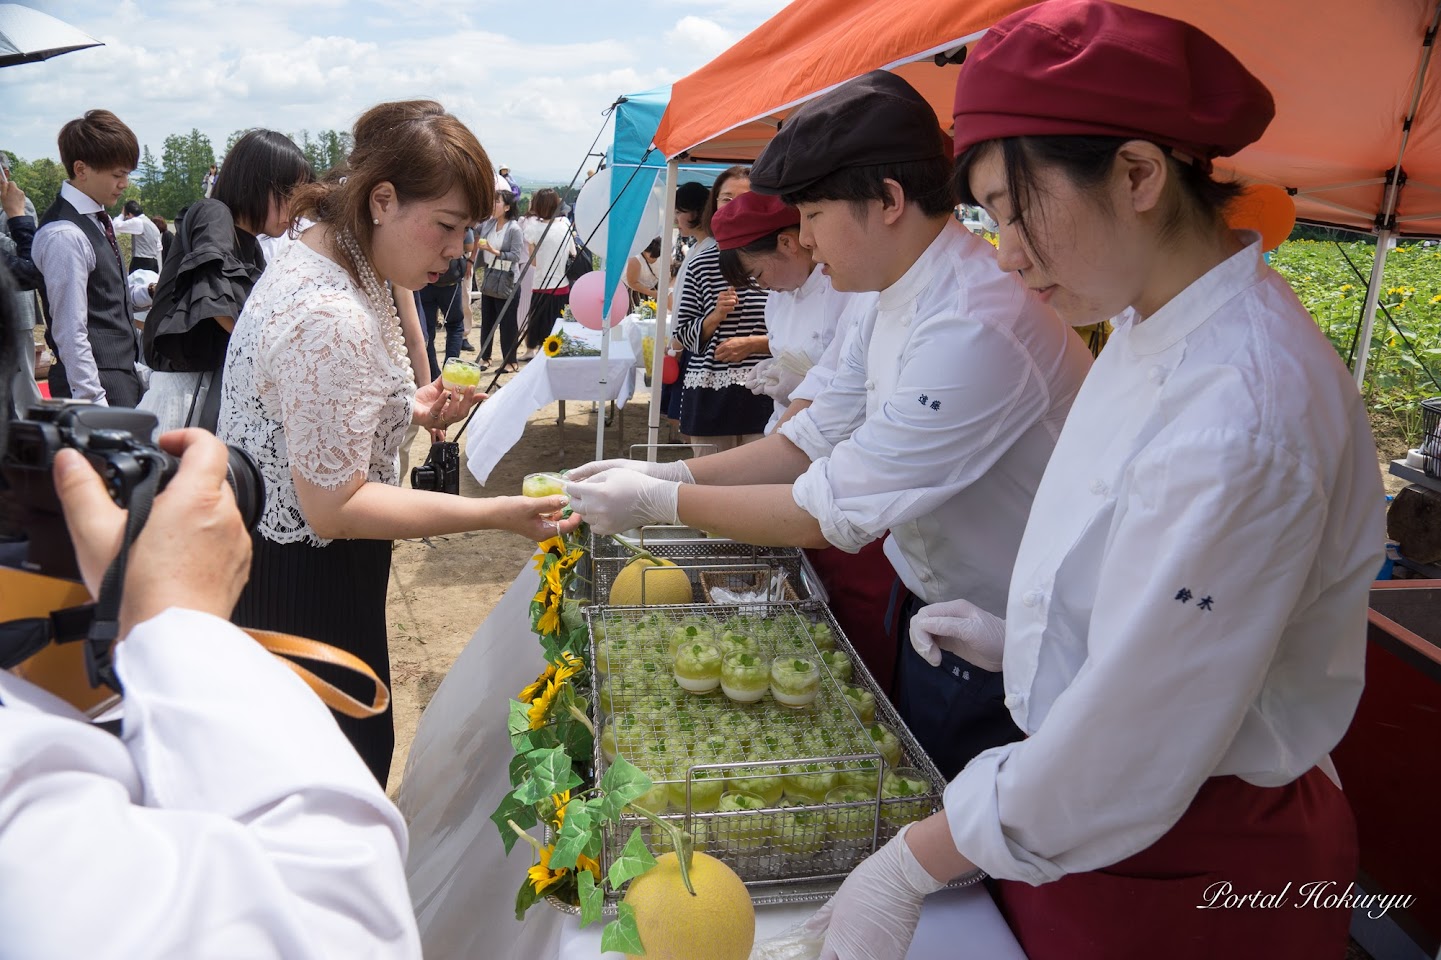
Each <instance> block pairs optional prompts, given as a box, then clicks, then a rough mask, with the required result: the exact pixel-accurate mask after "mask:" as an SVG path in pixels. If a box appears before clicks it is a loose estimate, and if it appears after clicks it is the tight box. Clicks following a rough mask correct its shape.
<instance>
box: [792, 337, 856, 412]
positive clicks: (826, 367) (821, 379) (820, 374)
mask: <svg viewBox="0 0 1441 960" xmlns="http://www.w3.org/2000/svg"><path fill="white" fill-rule="evenodd" d="M859 328H860V324H859V323H857V322H855V320H852V319H850V318H848V317H842V318H841V322H840V324H839V326H838V327H837V329H836V334H835V336H833V337H831V342H830V343H828V344H826V348H825V350H824V351H822V353H821V355H820V357H819V358H818V359H817V360H816V362H815V363H814V364H812V365H811V368H810V369H809V370H807V371H806V375H805V379H803V380H802V381H801V382H800V383H799V384H798V385H797V386H796V388H795V389H794V390H792V391H791V401H792V402H794V401H796V400H815V399H816V397H819V396H820V395H821V391H822V390H824V389H825V388H826V387H828V386H830V383H831V380H832V379H834V378H835V375H836V371H837V370H838V369H840V365H841V362H842V360H843V359H844V358H845V357H846V355H847V351H849V350H850V341H851V338H852V337H859V336H860V334H858V333H857V332H856V331H857V330H858V329H859Z"/></svg>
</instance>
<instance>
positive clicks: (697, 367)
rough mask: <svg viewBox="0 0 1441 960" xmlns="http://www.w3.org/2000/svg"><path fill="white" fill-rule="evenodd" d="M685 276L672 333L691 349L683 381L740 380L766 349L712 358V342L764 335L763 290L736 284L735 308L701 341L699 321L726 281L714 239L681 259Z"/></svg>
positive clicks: (713, 384)
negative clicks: (726, 359) (730, 359)
mask: <svg viewBox="0 0 1441 960" xmlns="http://www.w3.org/2000/svg"><path fill="white" fill-rule="evenodd" d="M684 277H685V280H684V283H683V284H682V287H681V291H680V296H679V298H678V299H677V301H676V310H675V315H676V331H675V335H676V339H677V340H679V341H680V342H681V346H683V347H685V348H686V349H687V350H689V351H690V353H691V356H690V362H689V364H688V365H687V366H686V372H685V386H686V387H687V388H695V387H705V388H710V389H713V390H718V389H721V388H723V387H728V386H731V385H732V384H742V385H743V384H744V383H745V380H746V371H747V370H749V369H750V368H751V367H753V366H755V365H756V364H757V363H759V362H760V361H762V360H764V359H765V358H766V357H767V356H768V354H764V353H755V354H751V355H750V356H749V357H746V358H745V359H744V360H742V361H740V362H739V363H722V362H721V361H719V360H717V359H716V358H715V350H716V347H717V346H718V345H719V344H721V343H723V342H724V341H726V340H729V339H730V338H731V337H763V336H765V335H766V298H767V297H768V296H769V294H768V293H766V291H764V290H757V289H756V288H755V287H747V288H745V289H743V290H737V291H736V296H737V301H738V302H737V304H736V308H735V309H734V310H732V311H731V312H730V315H729V316H728V317H726V318H725V319H724V320H722V321H721V324H720V326H719V327H717V328H716V330H715V333H713V334H711V337H710V339H708V340H705V341H704V342H702V339H701V324H702V323H703V322H704V320H705V318H706V317H707V316H709V315H710V312H711V311H712V310H714V309H715V305H716V300H717V299H718V298H719V297H720V294H721V291H722V290H724V289H725V288H726V287H727V286H728V284H727V283H726V281H725V278H724V277H722V276H721V272H720V250H719V248H717V247H716V246H715V245H714V244H709V245H707V246H706V248H705V249H701V250H698V251H697V252H695V253H692V254H691V255H690V257H689V258H688V259H687V260H686V267H685V274H684Z"/></svg>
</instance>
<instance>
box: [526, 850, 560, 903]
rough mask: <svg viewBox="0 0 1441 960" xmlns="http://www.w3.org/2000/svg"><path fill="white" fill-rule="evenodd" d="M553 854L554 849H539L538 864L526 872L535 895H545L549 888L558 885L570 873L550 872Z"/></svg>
mask: <svg viewBox="0 0 1441 960" xmlns="http://www.w3.org/2000/svg"><path fill="white" fill-rule="evenodd" d="M554 853H555V847H541V848H540V851H539V854H540V863H536V864H532V865H531V868H530V869H529V870H527V871H526V873H527V875H528V876H529V877H530V885H531V886H532V887H533V888H534V889H535V892H536V893H545V892H546V891H547V890H549V889H550V888H551V887H553V886H555V885H556V884H557V883H560V881H561V880H563V879H564V878H565V875H566V874H567V873H569V872H570V871H568V870H552V869H551V868H550V858H551V855H552V854H554Z"/></svg>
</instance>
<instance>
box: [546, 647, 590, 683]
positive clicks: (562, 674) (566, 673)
mask: <svg viewBox="0 0 1441 960" xmlns="http://www.w3.org/2000/svg"><path fill="white" fill-rule="evenodd" d="M560 657H561V662H560V663H559V664H557V665H555V666H553V667H551V669H552V670H554V671H555V682H556V683H564V682H565V681H566V680H569V679H570V678H571V677H573V676H575V675H576V674H577V673H580V672H581V671H582V670H584V669H585V661H584V660H582V659H581V658H580V657H577V656H576V655H575V654H573V653H570V652H569V651H562V652H561V655H560Z"/></svg>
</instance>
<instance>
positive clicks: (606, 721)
mask: <svg viewBox="0 0 1441 960" xmlns="http://www.w3.org/2000/svg"><path fill="white" fill-rule="evenodd" d="M739 617H746V618H749V622H748V624H747V625H745V627H743V626H742V623H741V622H740V621H738V620H736V619H735V618H739ZM586 621H587V624H588V628H589V634H590V645H591V650H590V653H591V663H592V665H593V666H595V667H596V669H595V670H594V676H595V677H596V696H595V698H594V702H593V705H592V711H593V713H594V715H595V719H596V727H597V730H598V731H600V732H601V734H602V735H601V736H598V737H597V738H596V748H595V756H594V763H595V776H596V780H597V781H598V780H599V779H600V777H602V776H603V775H604V773H605V770H606V768H607V767H608V765H609V761H608V759H607V756H606V749H607V747H610V746H614V747H615V748H616V750H617V752H619V753H620V754H621V755H623V756H626V757H627V759H629V760H631V761H632V762H633V763H636V765H637V766H639V767H641V768H642V769H644V770H646V772H647V773H649V774H651V776H652V779H654V780H657V781H658V782H661V783H665V784H666V785H667V787H666V792H667V801H666V803H667V806H666V812H665V813H664V814H663V816H664V818H665V819H667V820H670V821H672V822H674V823H676V824H677V825H680V826H682V827H683V828H684V829H686V830H688V831H689V832H691V833H692V834H693V835H694V836H695V837H696V838H697V844H696V847H697V849H701V850H704V851H705V852H707V853H709V854H711V855H712V856H716V857H719V858H720V859H722V860H724V861H725V862H726V863H727V864H729V865H730V867H731V868H732V869H734V870H735V871H736V873H737V874H739V876H740V878H741V879H742V880H743V881H744V882H745V883H746V884H747V885H748V886H749V887H751V888H752V889H753V891H754V890H756V888H773V889H772V892H771V894H770V895H773V896H774V897H776V898H778V899H777V900H774V901H773V902H783V901H787V900H788V899H800V900H803V901H804V900H815V899H823V898H824V894H823V893H818V892H816V891H817V889H818V888H811V892H810V893H809V894H808V895H807V896H804V897H801V896H799V893H796V894H795V895H794V896H792V895H791V894H789V893H787V891H792V890H794V891H799V890H801V889H802V888H801V887H799V886H797V885H798V884H806V885H809V884H816V883H820V884H825V883H826V882H834V881H839V880H840V879H843V878H844V877H845V876H846V875H847V874H848V873H849V872H850V871H851V870H852V869H854V867H855V866H856V864H858V863H859V862H860V861H861V860H862V859H864V858H865V857H866V856H868V855H869V854H870V853H871V852H872V851H873V850H874V849H875V848H876V847H877V846H878V845H879V844H881V843H884V842H885V841H886V840H888V839H890V838H891V837H892V836H894V835H895V833H896V832H897V831H898V830H899V829H900V827H901V826H902V825H904V824H905V823H907V822H910V821H912V820H917V819H921V818H923V817H925V816H928V815H930V814H931V813H932V812H934V811H936V810H938V809H939V808H940V803H941V794H942V791H943V790H944V788H945V781H944V780H943V779H942V777H941V775H940V773H939V772H938V771H937V770H936V768H935V765H934V764H932V763H931V761H930V759H929V758H928V757H926V755H925V753H924V752H923V751H922V750H921V748H920V746H919V745H918V744H917V743H916V741H915V738H914V737H913V736H912V735H911V733H910V731H908V730H907V729H906V727H905V725H904V724H903V723H902V722H901V720H900V718H899V717H898V716H897V715H896V713H895V710H894V708H893V707H892V706H891V704H890V702H889V701H888V700H887V699H886V698H885V696H884V695H883V694H882V693H881V691H880V688H879V687H878V686H877V684H876V682H875V680H874V678H873V677H871V675H870V673H869V672H868V671H867V670H866V668H865V665H864V664H863V663H862V662H861V661H860V658H859V657H858V656H857V655H856V653H855V650H854V648H853V647H852V646H851V644H850V642H849V641H848V640H847V639H846V638H845V635H844V634H843V632H842V631H841V629H840V627H839V626H838V625H837V624H836V622H835V618H834V617H832V616H831V614H830V611H829V610H828V609H827V608H826V607H825V606H824V605H823V604H819V603H799V604H796V603H773V604H765V605H760V606H750V605H747V606H746V607H738V606H722V605H700V604H691V605H684V606H668V607H602V606H592V607H589V608H587V610H586ZM728 621H730V624H729V626H730V627H731V628H732V630H734V631H737V632H738V631H739V630H741V629H743V628H744V629H750V630H751V631H752V633H753V634H754V636H753V639H754V640H755V641H756V642H757V644H758V646H759V647H760V652H761V653H762V654H764V655H767V656H769V655H773V654H786V653H789V654H790V655H801V656H809V657H813V658H816V659H818V660H819V659H820V649H819V647H818V646H817V643H816V640H815V638H814V636H813V634H812V632H811V630H812V628H811V625H812V624H823V625H824V626H825V628H826V629H828V630H829V634H830V637H831V638H832V640H833V642H834V645H835V649H836V650H838V651H840V652H842V653H844V654H846V655H847V656H848V657H849V659H850V662H851V671H852V676H851V680H850V685H852V686H855V687H858V688H860V689H863V690H866V691H869V693H870V694H871V696H872V697H873V698H874V701H875V721H876V722H878V723H882V724H885V725H886V726H887V727H889V728H890V730H891V732H892V733H893V735H894V736H895V740H896V743H895V746H896V747H897V754H898V758H897V762H896V764H895V766H896V767H898V768H900V767H904V768H909V769H910V771H912V773H911V775H912V776H914V777H915V778H916V780H917V781H918V782H923V783H925V784H926V785H927V787H926V789H924V790H923V791H922V792H920V793H918V794H916V795H914V796H907V797H904V798H894V799H887V798H884V797H883V796H882V790H881V787H882V781H881V780H880V778H879V777H877V776H876V770H877V769H881V770H887V769H889V768H887V767H885V766H884V760H883V758H882V751H881V749H880V748H879V747H878V746H877V744H876V743H874V742H873V741H872V739H871V737H870V736H869V734H868V732H867V726H868V724H866V723H865V722H864V721H863V720H862V718H861V717H860V715H859V714H858V713H857V709H856V704H855V703H854V702H852V700H850V699H849V698H847V697H846V696H845V695H844V694H843V693H842V683H841V681H840V680H839V679H838V678H837V676H836V675H835V674H834V673H832V672H831V670H830V668H829V667H827V666H826V665H825V663H824V661H822V669H821V684H820V691H819V695H818V696H817V699H816V701H815V703H814V704H812V705H811V706H810V707H807V708H804V709H800V710H791V709H787V708H785V707H783V706H781V705H780V704H778V703H777V702H775V701H774V700H773V699H772V697H771V694H770V693H769V692H768V693H767V694H766V695H765V697H764V698H763V699H762V700H761V701H760V702H758V703H755V704H740V703H735V702H732V701H731V700H729V699H727V698H725V697H724V696H723V695H722V694H721V693H720V692H719V691H717V692H715V693H713V694H709V695H705V696H696V695H694V694H688V693H685V692H684V691H683V690H681V689H680V688H679V686H678V685H677V684H676V681H675V679H674V676H673V673H672V672H671V670H672V663H673V660H672V658H671V656H670V654H669V644H670V638H671V635H672V634H673V633H674V632H675V631H676V630H677V629H684V628H685V627H686V626H695V627H696V628H697V630H699V631H701V632H702V633H704V631H705V630H706V629H707V628H709V629H710V630H712V631H713V632H714V635H715V636H717V637H718V636H720V635H721V634H722V632H723V631H724V630H725V629H726V626H727V622H728ZM618 639H624V641H625V642H624V643H618V642H617V640H618ZM602 668H604V669H602ZM607 729H609V730H610V731H611V737H613V740H612V739H611V737H607V736H606V735H605V732H606V730H607ZM800 765H806V768H805V769H804V770H797V769H795V768H797V767H798V766H800ZM798 775H799V776H804V777H805V778H806V779H805V780H792V779H788V778H790V777H795V776H798ZM842 779H844V780H845V781H848V782H849V784H850V785H851V787H852V790H853V791H855V793H853V794H852V796H851V797H850V798H849V799H845V800H843V799H841V798H838V797H836V796H835V795H829V796H827V795H826V794H827V791H826V789H825V788H826V786H827V783H828V782H829V783H832V784H833V785H834V784H835V783H837V782H839V781H841V780H842ZM718 780H719V781H720V784H717V781H718ZM867 782H869V783H870V784H872V786H871V787H870V788H869V789H864V788H863V787H862V785H863V784H865V783H867ZM777 784H779V785H780V789H781V790H782V797H781V799H779V800H773V799H772V797H773V795H774V791H775V789H776V787H777ZM718 787H719V788H720V789H726V790H728V789H742V790H744V791H745V792H750V793H753V794H756V795H760V796H762V797H763V799H765V801H766V805H765V806H764V807H762V808H761V809H757V810H725V811H717V810H715V809H714V806H713V803H714V798H715V795H716V794H717V793H718V792H719V790H718ZM747 788H749V789H747ZM653 800H654V798H652V801H653ZM789 803H795V804H796V805H787V804H789ZM634 827H639V828H641V830H642V833H643V835H644V836H645V837H646V838H647V842H648V843H649V844H650V845H651V849H652V852H654V853H661V852H663V851H664V850H665V849H668V846H667V844H665V843H664V842H663V841H664V840H665V832H664V831H662V830H660V829H659V828H657V827H655V826H654V825H653V824H651V823H650V821H648V820H646V819H645V818H643V817H641V816H639V815H632V814H626V815H624V816H623V817H622V818H621V822H620V825H619V828H618V829H615V830H611V831H608V832H607V834H606V838H605V843H604V847H603V850H602V866H603V868H604V869H607V870H608V869H609V866H610V863H611V862H613V860H614V858H615V857H616V856H618V855H619V853H620V850H621V847H622V846H623V845H624V844H625V842H626V840H627V839H628V838H629V836H630V834H631V831H632V828H634Z"/></svg>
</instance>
